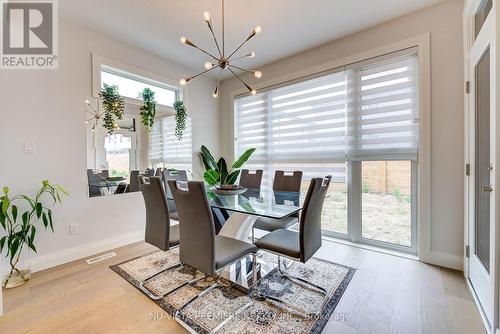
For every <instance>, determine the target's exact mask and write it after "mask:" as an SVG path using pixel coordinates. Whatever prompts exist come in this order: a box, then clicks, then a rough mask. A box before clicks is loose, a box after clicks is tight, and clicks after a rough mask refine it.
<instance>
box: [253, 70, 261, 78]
mask: <svg viewBox="0 0 500 334" xmlns="http://www.w3.org/2000/svg"><path fill="white" fill-rule="evenodd" d="M253 75H254V77H256V78H257V79H260V78H262V72H261V71H255V72H253Z"/></svg>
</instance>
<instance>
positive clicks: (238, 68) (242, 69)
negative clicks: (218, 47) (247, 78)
mask: <svg viewBox="0 0 500 334" xmlns="http://www.w3.org/2000/svg"><path fill="white" fill-rule="evenodd" d="M229 66H231V67H234V68H235V69H237V70H240V71H243V72H247V73H248V74H253V73H252V71H250V70H247V69H244V68H242V67H238V66H234V65H229Z"/></svg>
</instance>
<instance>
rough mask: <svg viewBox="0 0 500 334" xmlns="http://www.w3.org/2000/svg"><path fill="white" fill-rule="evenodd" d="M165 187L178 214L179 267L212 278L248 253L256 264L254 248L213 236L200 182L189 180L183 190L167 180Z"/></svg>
mask: <svg viewBox="0 0 500 334" xmlns="http://www.w3.org/2000/svg"><path fill="white" fill-rule="evenodd" d="M168 185H169V187H170V190H171V191H172V195H173V197H174V201H175V205H176V206H177V211H178V213H179V226H180V247H179V253H180V261H181V262H182V263H183V264H187V265H189V266H192V267H194V268H196V269H198V270H200V271H202V272H204V273H205V274H207V275H215V274H216V273H217V272H218V271H220V270H221V269H223V268H224V267H226V266H227V265H229V264H231V263H233V262H236V261H237V260H239V259H240V258H242V257H244V256H247V255H250V254H252V255H253V260H254V261H256V257H255V254H256V253H257V247H256V246H255V245H253V244H250V243H247V242H244V241H241V240H237V239H233V238H228V237H224V236H220V235H215V225H214V219H213V217H212V211H211V210H210V205H209V204H208V199H207V194H206V192H205V185H204V183H203V182H199V181H189V182H187V189H186V188H180V187H179V184H178V183H177V181H174V180H169V181H168ZM254 268H255V266H254ZM255 274H256V273H255V270H254V275H255ZM254 277H255V276H254Z"/></svg>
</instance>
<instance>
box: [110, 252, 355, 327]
mask: <svg viewBox="0 0 500 334" xmlns="http://www.w3.org/2000/svg"><path fill="white" fill-rule="evenodd" d="M264 254H265V256H263V257H262V258H261V260H262V259H264V260H265V261H266V262H267V261H269V260H270V257H269V256H268V254H266V253H264ZM271 261H272V260H271ZM178 264H179V254H178V249H174V250H170V251H167V252H162V251H158V252H154V253H151V254H148V255H145V256H142V257H138V258H135V259H132V260H129V261H126V262H124V263H121V264H117V265H114V266H111V267H110V268H111V269H112V270H114V271H115V272H116V273H118V274H119V275H120V276H122V277H123V278H124V279H126V280H127V281H128V282H129V283H130V284H132V285H133V286H135V287H136V288H139V284H140V282H141V281H142V280H144V279H146V278H148V277H150V276H153V275H155V274H156V275H155V276H154V277H153V278H151V279H148V280H147V281H146V283H145V284H144V287H145V288H146V289H147V290H148V292H149V293H150V294H154V295H157V296H162V297H161V298H160V299H159V300H156V301H155V302H156V303H157V304H158V305H159V306H160V307H161V308H163V309H164V310H165V311H166V312H168V313H169V314H171V315H175V314H176V313H177V319H178V321H179V322H180V323H181V324H182V325H183V326H187V327H190V328H191V330H193V331H195V332H196V333H212V332H215V331H217V333H239V334H242V333H262V334H263V333H273V334H278V333H283V334H295V333H321V331H322V330H323V328H324V327H325V325H326V323H327V322H328V320H329V319H330V317H331V316H332V314H333V312H334V310H335V307H336V306H337V304H338V302H339V300H340V298H341V297H342V294H343V293H344V291H345V290H346V288H347V286H348V284H349V282H350V280H351V278H352V276H353V275H354V272H355V269H352V268H349V267H345V266H342V265H339V264H335V263H332V262H328V261H324V260H320V259H316V258H313V259H311V260H309V261H308V262H307V264H301V263H296V262H292V265H291V266H290V267H289V268H286V272H287V273H288V274H291V275H294V276H298V277H301V278H303V279H306V280H308V281H311V282H314V283H315V284H317V285H319V286H322V287H323V288H325V289H326V290H327V291H328V296H327V302H326V303H322V301H323V298H324V295H323V294H321V293H319V292H317V291H316V290H313V289H310V288H306V287H304V286H303V285H301V284H299V283H297V282H295V281H293V280H290V279H287V278H285V277H283V276H282V275H281V274H280V273H279V272H278V271H277V270H276V269H273V270H271V271H270V272H269V273H267V274H266V275H265V276H264V277H262V278H261V279H260V280H259V282H258V289H259V292H260V294H265V295H270V296H273V297H276V298H279V299H280V300H283V301H285V302H286V303H287V304H288V305H291V306H292V307H285V306H284V305H283V304H281V303H276V302H274V301H270V300H268V299H262V298H250V297H249V295H248V290H247V289H246V288H244V287H242V286H240V285H237V284H236V283H233V282H231V281H229V280H228V279H225V278H222V277H219V278H214V277H205V276H204V275H203V274H202V273H201V272H199V271H197V270H196V269H193V268H191V267H189V266H178V267H175V268H174V269H171V270H167V271H164V272H162V270H165V269H167V268H170V267H172V266H175V265H178ZM158 273H159V274H158ZM188 281H190V282H191V283H190V284H185V283H186V282H188ZM251 290H252V289H251ZM202 291H205V292H204V293H203V294H202V295H201V296H200V297H198V298H195V297H196V296H198V295H199V294H200V293H201V292H202ZM250 292H251V293H252V292H254V291H250ZM189 301H191V303H189V304H188V306H186V307H184V308H182V306H183V305H184V304H186V303H188V302H189ZM322 305H323V308H322V310H321V312H320V313H319V315H318V316H304V315H301V314H299V313H297V312H295V311H294V310H296V309H300V310H304V312H303V313H314V312H315V311H317V310H318V308H319V307H321V306H322ZM181 308H182V309H181Z"/></svg>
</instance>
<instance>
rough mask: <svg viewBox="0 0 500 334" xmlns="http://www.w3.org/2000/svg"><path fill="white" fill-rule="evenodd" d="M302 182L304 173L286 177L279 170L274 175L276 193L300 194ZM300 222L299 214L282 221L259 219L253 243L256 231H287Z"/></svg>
mask: <svg viewBox="0 0 500 334" xmlns="http://www.w3.org/2000/svg"><path fill="white" fill-rule="evenodd" d="M301 182H302V172H301V171H295V172H293V173H292V175H286V174H285V172H284V171H282V170H277V171H276V172H275V173H274V181H273V190H274V191H276V192H279V191H286V192H297V193H298V192H300V184H301ZM297 222H298V214H296V215H291V216H289V217H285V218H282V219H273V218H265V217H259V218H258V219H257V220H256V221H255V224H254V225H253V229H252V241H254V240H255V238H254V229H256V228H257V229H259V230H264V231H268V232H273V231H276V230H280V229H287V228H290V227H291V226H293V225H294V224H296V223H297Z"/></svg>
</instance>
